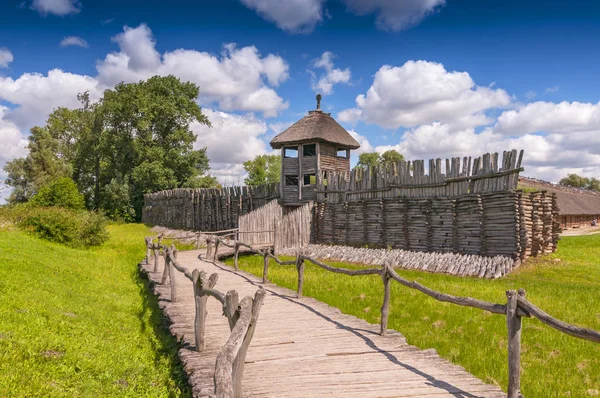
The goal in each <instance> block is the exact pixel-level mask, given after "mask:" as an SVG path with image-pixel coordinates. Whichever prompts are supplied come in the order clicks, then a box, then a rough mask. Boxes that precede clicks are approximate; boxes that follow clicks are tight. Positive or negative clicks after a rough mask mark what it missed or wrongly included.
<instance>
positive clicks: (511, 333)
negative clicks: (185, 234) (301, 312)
mask: <svg viewBox="0 0 600 398" xmlns="http://www.w3.org/2000/svg"><path fill="white" fill-rule="evenodd" d="M219 244H222V245H224V246H227V247H230V248H233V250H234V252H233V256H234V267H235V269H236V270H238V269H239V265H238V256H239V253H240V251H241V250H242V249H244V250H245V251H247V252H253V253H257V254H260V255H262V256H263V259H264V268H263V277H262V279H263V283H266V282H267V281H268V272H269V259H270V258H272V259H273V260H274V261H275V262H276V263H278V264H279V265H284V266H287V265H295V267H296V270H297V273H298V283H297V296H298V297H299V298H300V297H302V290H303V286H304V263H305V262H306V261H309V262H311V263H312V264H314V265H316V266H318V267H321V268H323V269H325V270H327V271H330V272H334V273H339V274H344V275H349V276H361V275H380V276H381V280H382V282H383V304H382V306H381V324H380V334H381V335H382V336H383V335H385V334H386V332H387V325H388V318H389V310H390V308H389V305H390V281H392V280H393V281H396V282H398V283H399V284H401V285H403V286H405V287H408V288H411V289H415V290H418V291H420V292H421V293H424V294H426V295H428V296H430V297H432V298H434V299H435V300H438V301H442V302H447V303H452V304H456V305H460V306H465V307H472V308H478V309H481V310H484V311H489V312H491V313H492V314H499V315H504V316H505V317H506V325H507V331H508V371H509V377H508V386H507V390H508V398H519V397H522V395H521V392H520V385H521V331H522V318H523V317H527V318H531V317H534V318H537V319H538V320H539V321H541V322H542V323H544V324H546V325H548V326H550V327H552V328H554V329H556V330H558V331H560V332H563V333H566V334H568V335H571V336H574V337H577V338H580V339H585V340H590V341H593V342H596V343H600V332H598V331H596V330H593V329H587V328H582V327H579V326H575V325H571V324H568V323H566V322H563V321H561V320H559V319H556V318H554V317H552V316H551V315H549V314H547V313H545V312H544V311H543V310H541V309H540V308H538V307H536V306H535V305H534V304H532V303H531V302H530V301H528V300H527V299H526V297H525V291H524V290H522V289H519V290H518V291H515V290H509V291H507V292H506V296H507V303H506V304H495V303H491V302H487V301H483V300H478V299H474V298H471V297H458V296H453V295H450V294H446V293H442V292H438V291H436V290H433V289H430V288H428V287H426V286H423V285H422V284H420V283H418V282H415V281H409V280H408V279H405V278H403V277H401V276H400V275H398V274H397V273H396V271H394V268H393V265H392V264H385V265H384V266H382V267H378V268H364V269H360V270H350V269H345V268H338V267H332V266H330V265H327V264H324V263H323V262H321V261H319V260H317V259H315V258H313V257H310V256H307V255H304V254H302V251H301V250H299V251H298V253H297V254H296V258H295V260H290V261H283V260H281V259H279V258H278V257H277V256H275V255H273V254H272V253H271V252H270V250H269V249H268V248H267V249H255V248H253V247H252V245H248V244H246V243H243V242H240V241H233V242H231V241H226V240H224V239H222V238H219V237H212V238H209V239H208V245H209V247H208V248H207V250H210V256H212V258H213V260H214V261H217V259H218V248H219Z"/></svg>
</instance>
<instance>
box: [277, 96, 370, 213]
mask: <svg viewBox="0 0 600 398" xmlns="http://www.w3.org/2000/svg"><path fill="white" fill-rule="evenodd" d="M271 147H272V148H273V149H281V188H280V191H281V204H282V205H284V206H299V205H301V204H303V203H306V202H308V201H311V200H316V199H317V193H316V191H315V185H316V176H317V173H319V172H320V171H350V150H352V149H358V148H360V144H359V143H358V142H357V141H356V140H355V139H354V138H352V136H351V135H350V133H348V132H347V131H346V130H345V129H344V128H343V127H342V126H340V125H339V124H338V122H336V121H335V119H333V118H332V117H331V114H330V113H325V112H323V111H322V110H321V94H317V109H315V110H314V111H309V112H308V115H306V116H304V117H303V118H302V119H300V120H298V121H297V122H296V123H294V124H293V125H292V126H290V127H289V128H288V129H286V130H284V131H283V132H281V133H279V134H278V135H277V136H276V137H275V138H273V140H271Z"/></svg>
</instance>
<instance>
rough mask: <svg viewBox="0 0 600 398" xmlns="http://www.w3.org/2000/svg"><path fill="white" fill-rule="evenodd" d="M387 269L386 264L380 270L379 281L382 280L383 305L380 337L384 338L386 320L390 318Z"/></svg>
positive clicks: (388, 275) (386, 325)
mask: <svg viewBox="0 0 600 398" xmlns="http://www.w3.org/2000/svg"><path fill="white" fill-rule="evenodd" d="M388 268H389V264H387V263H386V264H384V266H383V267H382V268H381V279H382V280H383V304H382V305H381V328H380V329H379V335H380V336H385V334H386V332H387V327H388V318H389V316H390V274H389V272H388Z"/></svg>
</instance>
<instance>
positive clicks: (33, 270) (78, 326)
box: [0, 224, 191, 397]
mask: <svg viewBox="0 0 600 398" xmlns="http://www.w3.org/2000/svg"><path fill="white" fill-rule="evenodd" d="M108 228H109V233H110V240H109V241H108V242H107V243H105V244H104V245H102V246H101V247H97V248H93V249H88V250H82V249H72V248H67V247H65V246H61V245H58V244H54V243H50V242H46V241H43V240H41V239H38V238H35V237H32V236H30V235H27V234H25V233H23V232H19V231H16V230H11V227H6V226H5V227H4V230H0V396H2V397H9V396H10V397H34V396H44V397H46V396H54V397H107V396H108V397H110V396H115V397H122V396H125V397H127V396H129V397H139V396H144V397H165V396H174V397H178V396H190V395H191V394H190V391H189V387H188V385H187V381H186V380H185V379H184V376H183V374H184V373H183V371H182V368H181V365H180V364H179V362H178V360H177V348H178V346H177V343H176V342H175V340H174V339H173V338H172V337H171V336H170V334H169V332H168V328H167V323H166V319H165V318H164V317H163V315H162V312H161V311H160V310H159V309H158V306H157V301H156V298H155V296H154V295H152V294H151V293H150V292H149V290H148V286H147V282H146V281H145V279H143V278H141V277H140V276H139V275H138V271H137V263H138V262H139V261H140V260H141V259H142V258H143V256H144V255H145V249H144V245H143V238H144V236H146V235H149V234H150V233H149V232H148V229H147V228H146V227H145V226H143V225H139V224H129V225H111V226H109V227H108Z"/></svg>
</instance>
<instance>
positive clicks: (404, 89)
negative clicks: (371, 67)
mask: <svg viewBox="0 0 600 398" xmlns="http://www.w3.org/2000/svg"><path fill="white" fill-rule="evenodd" d="M510 102H511V99H510V96H509V95H508V94H507V93H506V91H504V90H501V89H496V90H494V89H491V88H489V87H482V86H477V85H476V84H475V82H473V79H471V77H470V76H469V74H468V73H467V72H447V71H446V69H445V68H444V66H443V65H442V64H439V63H435V62H427V61H408V62H406V63H405V64H404V65H403V66H400V67H398V66H389V65H384V66H382V67H381V68H380V69H379V70H378V71H377V73H376V74H375V77H374V80H373V84H372V85H371V87H370V88H369V90H368V91H367V93H366V95H365V94H361V95H359V96H357V97H356V104H357V105H358V107H357V108H355V109H349V110H346V111H343V112H342V113H341V115H342V116H343V117H344V118H347V119H348V120H350V119H355V118H356V117H357V116H358V115H360V117H361V119H362V120H364V121H365V122H367V123H372V124H377V125H380V126H382V127H384V128H389V129H395V128H399V127H415V126H418V125H421V124H428V123H433V122H436V121H439V122H446V123H451V124H453V125H460V126H464V127H471V126H480V125H486V124H489V123H491V122H492V121H493V120H490V119H489V118H488V117H487V116H486V115H485V112H486V111H487V110H489V109H492V108H501V107H506V106H508V105H509V104H510Z"/></svg>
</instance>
